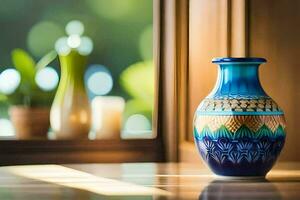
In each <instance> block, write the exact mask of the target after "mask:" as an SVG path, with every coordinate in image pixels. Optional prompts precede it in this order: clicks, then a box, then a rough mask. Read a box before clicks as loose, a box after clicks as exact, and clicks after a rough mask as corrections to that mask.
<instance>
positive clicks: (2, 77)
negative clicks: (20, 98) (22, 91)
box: [0, 69, 21, 95]
mask: <svg viewBox="0 0 300 200" xmlns="http://www.w3.org/2000/svg"><path fill="white" fill-rule="evenodd" d="M20 82H21V75H20V73H19V72H18V71H17V70H15V69H6V70H4V71H3V72H2V73H1V74H0V92H1V93H3V94H6V95H10V94H12V93H13V92H14V91H15V90H16V89H17V88H18V86H19V84H20Z"/></svg>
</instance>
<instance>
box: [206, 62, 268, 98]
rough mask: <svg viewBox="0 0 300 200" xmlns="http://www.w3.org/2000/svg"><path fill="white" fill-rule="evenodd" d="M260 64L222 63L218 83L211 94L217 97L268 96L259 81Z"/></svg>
mask: <svg viewBox="0 0 300 200" xmlns="http://www.w3.org/2000/svg"><path fill="white" fill-rule="evenodd" d="M259 65H260V64H259V63H251V62H249V63H248V62H232V63H224V64H220V65H219V70H218V80H217V83H216V85H215V88H214V90H213V91H212V93H211V94H210V95H209V96H211V97H215V98H223V97H233V98H236V97H245V98H247V97H250V98H252V97H261V96H266V97H267V95H266V93H265V91H264V90H263V88H262V86H261V84H260V81H259V76H258V67H259Z"/></svg>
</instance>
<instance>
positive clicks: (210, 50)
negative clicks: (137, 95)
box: [188, 0, 229, 141]
mask: <svg viewBox="0 0 300 200" xmlns="http://www.w3.org/2000/svg"><path fill="white" fill-rule="evenodd" d="M227 11H228V4H227V1H219V0H191V1H190V29H189V30H190V32H189V97H190V99H189V113H190V115H189V137H188V140H189V141H193V138H192V119H193V113H194V112H195V110H196V108H197V106H198V104H199V103H200V101H201V100H202V99H203V98H204V97H205V96H207V95H208V93H209V92H210V91H211V90H212V88H213V86H214V84H215V82H216V78H217V66H216V65H214V64H212V63H211V59H212V58H213V57H219V56H227V55H228V52H229V49H228V26H227V25H228V23H227V18H228V17H227V16H228V12H227Z"/></svg>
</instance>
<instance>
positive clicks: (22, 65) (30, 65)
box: [11, 49, 36, 87]
mask: <svg viewBox="0 0 300 200" xmlns="http://www.w3.org/2000/svg"><path fill="white" fill-rule="evenodd" d="M11 56H12V62H13V65H14V66H15V68H16V69H17V70H18V71H19V73H20V75H21V80H22V82H23V83H24V84H30V86H31V87H32V86H34V84H35V83H34V77H35V73H36V69H35V62H34V60H33V58H32V57H31V56H30V55H29V54H28V53H27V52H26V51H24V50H22V49H14V50H13V51H12V54H11Z"/></svg>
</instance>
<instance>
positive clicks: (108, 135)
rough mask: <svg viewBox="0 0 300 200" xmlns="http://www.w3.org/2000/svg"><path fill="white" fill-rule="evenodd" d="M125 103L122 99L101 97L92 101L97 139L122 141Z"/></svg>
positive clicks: (94, 129) (93, 124)
mask: <svg viewBox="0 0 300 200" xmlns="http://www.w3.org/2000/svg"><path fill="white" fill-rule="evenodd" d="M124 108H125V101H124V99H123V98H122V97H116V96H101V97H95V98H94V99H93V100H92V122H93V123H92V126H93V132H94V134H95V135H94V138H95V139H120V133H121V127H122V115H123V112H124Z"/></svg>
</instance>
